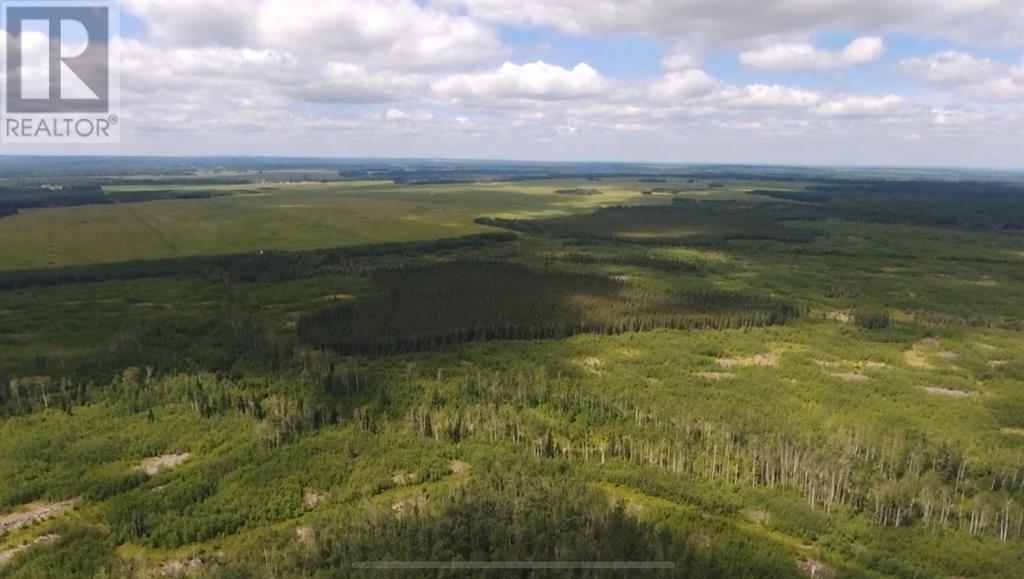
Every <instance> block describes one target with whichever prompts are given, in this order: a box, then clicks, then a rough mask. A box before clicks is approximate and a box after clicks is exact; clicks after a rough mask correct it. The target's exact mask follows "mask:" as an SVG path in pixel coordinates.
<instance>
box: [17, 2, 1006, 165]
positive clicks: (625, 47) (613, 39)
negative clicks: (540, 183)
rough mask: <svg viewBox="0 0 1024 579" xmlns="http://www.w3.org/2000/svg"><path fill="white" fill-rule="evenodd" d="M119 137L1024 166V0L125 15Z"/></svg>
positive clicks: (150, 6)
mask: <svg viewBox="0 0 1024 579" xmlns="http://www.w3.org/2000/svg"><path fill="white" fill-rule="evenodd" d="M119 12H120V33H119V34H118V35H117V36H116V37H115V38H114V45H115V46H114V48H115V49H116V50H115V53H117V54H118V55H119V57H118V60H119V62H117V63H115V65H116V66H117V68H118V70H119V73H120V94H121V105H120V108H121V114H120V118H121V131H122V133H121V135H122V136H121V142H120V143H119V144H116V145H104V146H99V145H95V144H93V145H88V146H84V145H83V146H78V147H72V148H68V147H57V146H54V145H32V146H18V147H15V146H12V145H7V146H5V147H4V149H3V152H4V153H14V154H47V153H54V154H67V153H81V154H120V155H269V156H276V155H287V156H317V157H422V158H471V159H519V160H543V161H562V160H565V161H637V162H659V163H662V162H663V163H750V164H759V163H767V164H788V165H883V166H888V165H899V166H942V167H1000V168H1012V169H1022V170H1024V57H1022V49H1024V2H1022V1H1020V0H1016V1H1005V2H1000V1H988V0H961V1H945V0H933V1H911V0H904V1H898V0H893V1H885V2H883V1H880V0H879V1H872V0H836V1H824V0H820V1H819V0H756V1H738V0H737V1H728V0H725V1H694V2H671V1H659V2H654V1H651V2H644V1H633V2H614V1H610V0H586V1H574V2H570V1H560V0H549V1H546V2H530V1H519V2H511V1H508V2H501V1H490V2H477V1H475V0H466V1H458V2H455V1H452V2H434V1H429V0H428V1H421V2H414V1H396V2H380V1H372V0H366V1H359V2H327V1H320V2H312V1H307V2H301V1H300V2H294V1H290V2H286V1H283V0H282V1H277V0H231V1H214V0H209V1H203V2H191V1H187V0H173V1H165V0H147V1H137V2H136V1H125V2H120V3H119Z"/></svg>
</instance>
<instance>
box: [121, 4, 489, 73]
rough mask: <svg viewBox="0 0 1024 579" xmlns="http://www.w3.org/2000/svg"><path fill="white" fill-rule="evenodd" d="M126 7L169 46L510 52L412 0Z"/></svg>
mask: <svg viewBox="0 0 1024 579" xmlns="http://www.w3.org/2000/svg"><path fill="white" fill-rule="evenodd" d="M125 7H126V9H127V10H128V11H130V12H131V13H133V14H134V15H135V16H137V17H139V18H141V19H142V20H143V22H144V23H145V24H146V27H147V30H148V32H149V34H150V36H151V37H152V38H153V39H154V40H155V41H156V42H158V43H161V44H164V45H169V46H191V47H232V48H268V49H273V50H279V51H286V52H290V53H292V54H318V55H321V56H323V55H327V56H328V57H329V58H331V59H335V60H347V61H351V62H359V63H361V64H364V65H367V66H385V67H390V68H397V69H417V70H429V69H443V68H451V67H458V66H465V65H469V64H475V63H480V62H484V61H486V60H488V59H491V58H494V57H496V56H498V55H500V54H501V53H502V52H503V51H504V49H503V48H502V46H501V42H500V40H499V39H498V36H497V34H496V33H495V32H494V31H493V30H492V29H491V28H490V27H488V26H487V25H485V24H483V23H481V22H479V21H477V20H473V19H470V18H467V17H465V16H458V15H453V14H450V13H448V12H445V11H442V10H438V9H437V8H434V7H431V6H427V5H422V4H419V3H417V2H413V1H411V0H397V1H394V2H360V1H355V0H348V1H341V2H329V3H328V2H312V1H309V0H305V1H298V2H275V1H272V0H230V1H229V0H208V1H203V2H181V1H171V0H133V1H130V2H128V3H127V4H126V5H125Z"/></svg>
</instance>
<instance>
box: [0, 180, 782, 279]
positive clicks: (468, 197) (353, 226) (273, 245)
mask: <svg viewBox="0 0 1024 579" xmlns="http://www.w3.org/2000/svg"><path fill="white" fill-rule="evenodd" d="M579 183H580V182H579V181H572V180H550V181H525V182H511V183H509V182H504V183H502V182H495V183H473V184H454V185H416V186H410V185H395V184H391V183H382V182H336V183H268V184H246V185H219V186H211V185H145V186H142V185H110V186H107V187H105V189H106V190H108V191H117V192H131V191H153V190H173V191H193V192H206V191H209V192H217V193H228V194H229V195H227V196H224V197H217V198H214V199H191V200H167V201H152V202H147V203H117V204H110V205H90V206H82V207H66V208H46V209H25V210H22V211H21V213H20V214H18V215H15V216H13V217H8V218H4V219H0V269H26V268H39V267H59V266H65V265H81V264H90V263H106V262H116V261H125V260H131V259H153V258H161V257H174V256H188V255H208V254H215V253H232V252H246V251H258V250H262V249H285V250H297V249H313V248H320V247H337V246H346V245H359V244H365V243H377V242H383V241H415V240H426V239H438V238H444V237H457V236H460V235H466V234H471V233H478V232H483V231H493V229H492V228H489V227H484V226H480V225H476V224H474V223H473V220H474V219H476V218H478V217H481V216H489V217H500V218H519V219H526V218H542V217H556V216H562V215H569V214H574V213H580V212H584V211H589V210H592V209H594V208H596V207H600V206H610V205H618V204H627V203H628V204H664V203H668V202H669V201H670V199H671V197H672V195H670V194H654V195H641V191H643V190H645V189H650V188H651V186H652V185H657V186H659V187H666V188H669V187H670V188H674V189H678V190H679V191H681V193H680V195H684V196H692V197H697V198H705V197H713V198H720V199H730V198H745V199H750V200H753V201H765V199H764V198H760V197H752V196H748V195H745V194H744V191H747V190H751V189H757V188H761V187H764V186H765V185H766V184H765V183H762V182H757V181H730V182H728V183H727V187H725V188H721V189H708V187H707V184H706V183H686V182H685V181H682V180H680V181H678V182H667V183H655V184H652V183H643V182H639V181H638V180H637V179H628V178H620V179H608V180H604V181H597V182H588V184H587V186H588V187H597V188H599V189H600V190H601V191H602V194H600V195H590V196H576V195H556V194H554V193H553V192H554V191H555V190H557V189H562V188H569V187H574V186H578V185H579ZM784 185H785V184H784ZM790 185H791V186H792V185H793V184H790ZM774 186H775V187H776V188H778V187H780V184H778V183H775V184H774Z"/></svg>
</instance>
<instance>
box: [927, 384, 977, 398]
mask: <svg viewBox="0 0 1024 579" xmlns="http://www.w3.org/2000/svg"><path fill="white" fill-rule="evenodd" d="M923 390H924V391H925V392H927V393H929V394H934V395H935V396H949V397H950V398H967V397H969V396H977V395H978V393H977V392H966V391H964V390H955V389H953V388H945V387H943V386H925V387H924V388H923Z"/></svg>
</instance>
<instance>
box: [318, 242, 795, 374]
mask: <svg viewBox="0 0 1024 579" xmlns="http://www.w3.org/2000/svg"><path fill="white" fill-rule="evenodd" d="M374 278H375V280H376V281H377V282H378V283H379V284H380V285H381V286H383V287H384V290H385V296H384V297H383V298H380V299H377V300H367V301H358V302H353V303H342V304H337V305H333V306H328V307H325V308H321V309H319V310H315V311H313V312H311V313H309V314H307V315H306V316H304V317H303V318H301V319H300V321H299V325H298V336H299V339H300V340H302V341H305V342H308V343H310V344H313V345H314V346H317V347H323V348H330V349H332V350H335V351H337V352H339V353H342V354H371V355H379V354H394V353H399V352H410V351H419V350H436V349H443V348H446V347H449V346H451V345H454V344H458V343H462V342H472V341H487V340H507V339H512V340H516V339H549V338H564V337H567V336H571V335H574V334H580V333H595V334H618V333H622V332H630V331H648V330H656V329H705V328H715V329H726V328H744V327H753V326H765V325H771V324H778V323H783V322H785V321H786V320H788V319H790V318H792V317H794V316H796V315H798V313H799V310H798V308H797V307H796V306H794V305H792V304H790V303H788V302H785V301H782V300H776V299H771V298H763V297H758V296H747V295H740V294H733V293H729V292H721V291H713V290H707V291H695V292H681V293H680V292H660V291H655V290H650V289H646V288H631V287H626V286H625V284H623V283H622V282H620V281H618V280H615V279H611V278H607V277H603V276H598V275H592V274H568V273H556V272H539V271H534V270H531V269H529V268H527V267H525V266H521V265H517V264H511V263H500V262H453V263H446V264H441V265H437V266H429V267H422V268H415V269H406V270H392V271H381V272H377V273H376V274H375V275H374Z"/></svg>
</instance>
